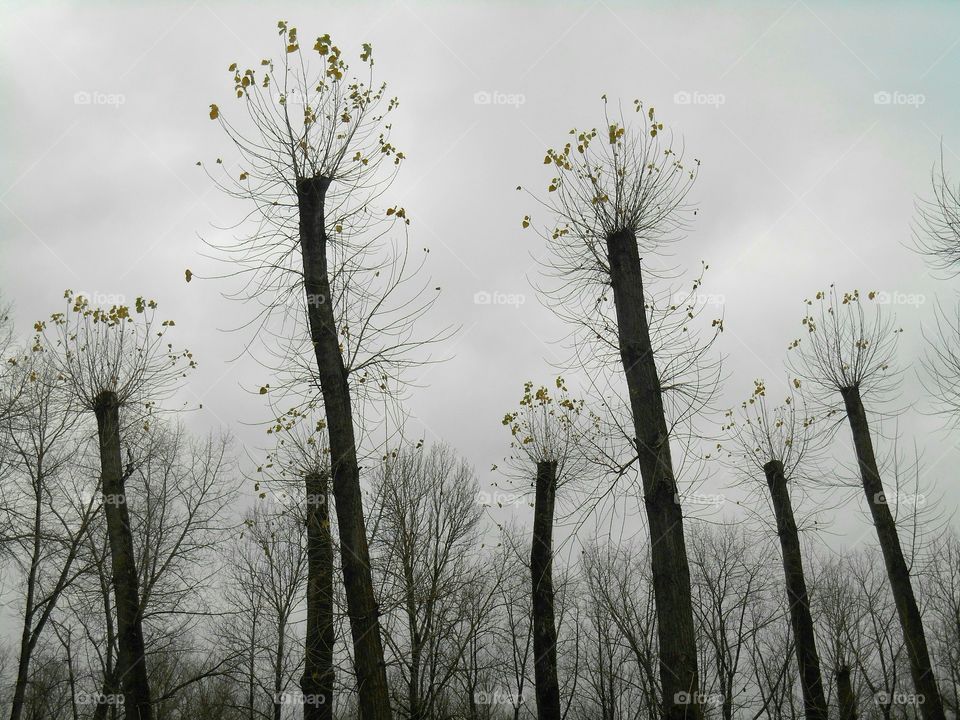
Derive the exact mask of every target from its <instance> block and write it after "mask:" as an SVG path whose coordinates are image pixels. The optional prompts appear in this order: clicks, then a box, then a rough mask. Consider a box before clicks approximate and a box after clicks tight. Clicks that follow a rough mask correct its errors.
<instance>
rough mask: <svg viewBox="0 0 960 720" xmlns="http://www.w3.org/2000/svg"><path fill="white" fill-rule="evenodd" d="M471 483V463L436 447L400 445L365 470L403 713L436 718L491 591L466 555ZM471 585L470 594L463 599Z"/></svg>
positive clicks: (414, 718) (472, 537)
mask: <svg viewBox="0 0 960 720" xmlns="http://www.w3.org/2000/svg"><path fill="white" fill-rule="evenodd" d="M477 487H478V486H477V479H476V475H475V474H474V472H473V470H472V468H470V466H469V465H468V464H467V463H466V461H464V460H463V459H462V458H460V457H458V456H457V455H456V453H454V452H453V451H452V450H451V449H450V448H448V447H446V446H443V445H433V446H430V447H425V446H423V444H422V443H417V444H416V445H414V446H402V447H400V448H399V449H398V450H396V451H393V452H390V453H388V454H387V456H386V458H385V459H384V460H383V462H382V463H381V464H380V465H379V466H378V467H377V468H376V469H375V471H374V476H373V482H372V489H373V495H374V497H375V498H376V500H375V503H376V508H375V510H374V514H375V515H376V517H377V518H378V523H377V532H376V535H375V536H374V543H375V544H376V548H377V555H378V556H379V557H378V559H377V563H376V564H377V568H378V573H377V574H378V575H380V576H381V577H382V581H381V583H380V586H381V588H382V589H381V603H382V604H383V605H384V608H385V611H386V612H385V614H386V613H387V612H389V613H390V614H392V615H395V616H396V617H395V618H390V619H388V620H386V625H385V627H386V628H387V630H386V639H387V644H388V646H389V648H390V649H391V651H392V652H393V654H394V655H395V656H396V659H397V667H398V670H399V675H400V679H401V681H402V683H403V688H404V692H403V693H402V694H400V693H399V692H398V693H397V701H396V705H397V708H398V710H399V712H401V713H402V714H403V716H404V717H407V718H410V719H411V720H426V719H428V718H430V719H433V718H438V717H445V712H446V710H445V707H444V703H445V701H446V695H447V694H448V693H449V692H450V689H451V688H452V686H453V681H454V677H455V674H456V673H457V672H459V671H460V670H461V667H462V660H463V656H464V654H465V653H466V652H467V646H468V644H469V641H470V638H471V637H472V635H473V633H472V626H473V625H474V623H476V622H477V621H479V620H481V619H482V617H483V614H484V606H485V604H486V605H489V604H490V603H491V602H492V598H493V597H494V593H493V592H492V588H490V587H488V588H486V589H483V587H482V585H480V584H479V583H478V580H479V578H480V575H481V573H482V569H481V568H480V567H479V566H478V565H477V564H476V563H475V562H474V561H473V559H474V555H475V553H476V550H477V546H478V545H479V534H478V525H479V522H480V519H481V516H482V508H481V507H480V505H479V504H478V503H477V499H476V498H477ZM474 586H479V587H476V588H475V589H474V590H473V592H478V591H479V592H478V596H477V597H474V598H473V601H472V602H470V603H464V602H463V600H464V599H465V598H466V597H470V594H471V588H472V587H474ZM484 598H486V602H484Z"/></svg>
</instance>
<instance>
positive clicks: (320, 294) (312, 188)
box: [297, 177, 391, 720]
mask: <svg viewBox="0 0 960 720" xmlns="http://www.w3.org/2000/svg"><path fill="white" fill-rule="evenodd" d="M329 185H330V181H329V180H328V179H327V178H324V177H315V178H306V179H301V180H298V181H297V202H298V206H299V211H300V249H301V253H302V255H303V284H304V290H305V292H306V297H307V317H308V320H309V323H310V339H311V341H312V343H313V349H314V353H315V354H316V359H317V377H318V379H319V381H320V391H321V394H322V395H323V406H324V411H325V413H326V419H327V432H328V435H329V438H330V458H331V463H332V470H333V497H334V502H335V503H336V510H337V525H338V527H339V529H340V560H341V564H342V565H343V584H344V589H345V590H346V596H347V614H348V615H349V617H350V632H351V635H352V636H353V649H354V664H355V666H356V672H357V693H358V696H359V700H360V704H359V710H360V719H361V720H390V718H391V711H390V693H389V690H388V687H387V671H386V667H385V665H384V662H383V640H382V639H381V637H380V619H379V610H378V608H377V602H376V597H375V596H374V593H373V577H372V575H371V572H370V550H369V548H368V546H367V534H366V524H365V522H364V518H363V501H362V496H361V493H360V469H359V466H358V464H357V448H356V440H355V438H354V429H353V411H352V408H351V404H350V387H349V385H348V382H347V373H346V370H345V368H344V365H343V356H342V355H341V353H340V343H339V340H338V336H337V327H336V320H335V318H334V315H333V303H332V300H331V294H330V279H329V276H328V269H327V231H326V226H325V220H326V218H325V216H324V200H325V198H326V192H327V188H328V187H329Z"/></svg>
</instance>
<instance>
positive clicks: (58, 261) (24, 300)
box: [0, 0, 960, 544]
mask: <svg viewBox="0 0 960 720" xmlns="http://www.w3.org/2000/svg"><path fill="white" fill-rule="evenodd" d="M836 5H837V4H834V3H821V2H804V1H803V0H797V1H796V2H779V1H778V2H762V3H761V2H756V3H725V4H724V8H723V9H720V8H719V7H718V6H717V5H715V4H713V3H705V2H704V3H693V2H690V3H646V2H645V3H626V2H624V3H621V2H613V0H597V1H596V2H568V3H506V2H503V3H494V2H488V3H476V2H474V3H463V4H459V3H458V4H456V5H454V4H452V3H451V4H442V3H434V2H431V3H420V2H412V1H401V2H394V3H386V2H385V3H322V4H320V3H297V2H288V3H282V4H281V3H271V2H258V3H233V4H229V3H219V2H202V1H200V0H198V1H197V2H193V3H187V2H182V3H181V2H168V3H137V4H132V3H131V4H122V3H105V2H103V3H102V2H83V3H79V2H78V3H72V4H70V3H45V4H43V5H42V6H37V5H35V4H32V3H30V4H28V3H5V5H4V8H3V10H2V13H3V21H2V30H0V32H2V43H0V52H2V53H3V56H4V57H3V62H2V64H0V76H2V83H3V89H2V92H0V97H2V101H3V106H4V123H3V129H2V131H0V132H2V143H3V156H4V158H5V161H6V164H5V172H4V173H3V177H2V178H0V228H2V233H0V258H2V261H0V288H2V294H3V296H4V298H5V299H6V300H8V301H12V302H14V304H15V318H16V321H17V323H18V327H19V329H20V331H21V332H22V333H27V332H29V328H30V326H31V325H32V323H33V321H34V320H36V319H38V318H39V317H42V316H45V315H47V314H49V313H50V312H52V311H54V310H58V309H60V306H61V302H62V300H61V298H62V292H63V290H64V289H66V288H72V289H74V290H84V291H86V292H88V293H96V294H99V295H101V296H102V297H108V296H110V295H116V296H122V297H124V298H126V299H127V300H128V301H129V300H132V298H133V297H135V296H137V295H146V296H150V297H154V298H156V299H157V300H158V301H159V302H160V304H161V308H162V309H163V311H164V314H165V315H167V316H170V317H173V318H175V319H176V321H177V326H178V328H177V330H178V332H177V334H176V335H175V336H172V337H173V338H174V339H175V341H177V342H179V344H181V345H186V346H188V347H190V348H191V349H192V350H193V351H194V352H195V354H196V357H197V359H198V361H199V363H200V368H199V370H198V371H197V372H196V373H195V374H194V375H193V376H192V377H191V379H190V381H189V383H188V385H187V390H186V392H187V397H189V398H192V400H194V401H202V402H203V406H204V410H202V411H200V412H197V413H193V414H192V415H191V416H190V417H189V424H190V425H191V426H192V427H194V428H195V429H197V430H205V429H208V428H216V427H221V426H231V427H232V428H233V429H234V431H235V432H236V434H237V436H238V438H239V439H240V440H241V441H245V442H247V443H249V444H251V445H253V444H257V443H261V442H263V437H264V436H263V435H262V434H261V431H259V430H254V429H251V428H250V427H249V424H251V423H256V422H259V421H262V420H263V419H264V405H263V400H262V398H261V397H260V396H258V395H257V394H256V393H255V392H251V391H254V390H255V389H256V388H258V387H259V386H260V385H261V384H263V382H264V381H265V380H267V381H268V380H269V378H265V376H264V371H263V370H262V369H261V368H259V367H258V366H257V365H256V364H255V363H254V362H252V361H250V360H249V359H241V360H239V361H237V362H233V363H228V360H230V359H231V358H234V357H235V356H236V355H237V354H238V353H239V352H240V351H241V350H242V348H243V345H244V343H245V341H246V340H247V339H249V338H248V337H247V336H246V335H244V334H242V333H235V334H230V333H223V332H219V330H221V329H225V328H230V327H234V326H236V325H238V324H240V323H242V322H243V320H244V319H245V318H246V317H247V316H248V309H247V308H244V307H243V306H241V305H239V304H237V303H233V302H230V301H228V300H225V299H223V298H221V297H220V295H219V293H220V292H221V291H223V290H226V289H227V288H226V287H225V286H224V285H223V284H219V283H217V282H214V281H201V280H195V281H194V282H192V283H191V284H189V285H187V284H186V283H185V282H184V269H185V268H187V267H190V268H192V269H193V270H194V271H195V272H197V273H200V274H212V273H214V272H217V271H218V270H219V271H222V270H223V268H222V267H220V268H218V267H217V266H216V264H215V263H211V262H210V261H208V260H204V259H203V258H202V257H200V254H199V253H200V252H201V251H202V249H203V243H202V240H201V238H204V239H207V240H217V239H222V238H223V237H224V235H223V234H222V233H221V231H219V230H217V229H216V226H228V225H231V224H233V223H235V222H236V221H237V220H238V219H239V218H240V217H241V216H242V214H243V212H244V211H245V208H244V207H242V205H241V204H239V203H238V202H237V201H234V200H231V199H229V198H226V197H223V196H222V195H221V194H220V193H219V192H218V191H217V189H216V188H215V187H214V186H213V185H212V183H211V182H210V181H209V180H208V179H207V177H206V176H205V175H204V174H203V172H202V171H201V170H200V169H199V168H197V167H196V166H195V163H196V161H197V160H204V161H205V162H207V163H212V162H213V160H214V159H215V158H216V157H218V156H223V157H224V158H226V159H228V160H229V159H230V158H232V157H235V156H233V155H232V154H231V151H230V147H229V145H228V143H227V142H226V138H225V137H224V136H223V135H222V134H221V131H220V128H219V126H218V124H217V123H213V122H211V121H210V120H209V118H208V116H207V113H208V106H209V104H210V103H214V102H216V103H219V104H220V106H221V107H222V108H224V109H225V111H229V110H230V108H231V102H232V101H231V90H232V81H231V76H230V74H228V73H227V71H226V69H227V66H228V65H229V64H230V63H231V62H234V61H237V62H239V63H240V64H241V65H244V64H245V63H247V64H251V65H253V64H256V63H257V62H258V61H259V59H260V58H261V57H269V56H272V55H275V54H276V52H277V47H278V46H277V35H276V22H277V20H279V19H285V20H287V21H289V22H290V23H291V24H294V25H296V26H297V27H298V29H299V32H300V35H301V37H303V38H313V37H316V36H317V35H321V34H323V33H330V34H331V35H332V36H333V38H334V40H335V41H336V42H337V43H338V44H339V45H340V47H341V48H343V49H344V50H345V52H348V53H350V54H355V53H356V52H359V48H360V44H361V43H362V42H371V43H372V44H373V46H374V53H375V57H376V58H377V71H378V73H379V77H380V78H381V79H383V80H386V81H387V82H388V83H389V85H390V88H391V93H392V94H395V95H397V96H399V98H400V101H401V106H400V110H399V111H398V112H397V113H396V117H395V118H394V130H393V139H394V141H395V143H396V144H397V145H398V146H399V147H400V148H401V149H402V150H403V151H404V152H405V153H406V155H407V157H408V160H407V161H406V163H405V164H404V166H403V168H402V170H401V172H400V174H399V176H398V178H397V180H396V182H395V184H394V186H393V189H392V191H391V196H392V197H395V198H397V200H398V202H400V204H402V205H403V206H404V207H405V208H407V210H408V213H409V214H410V217H411V218H412V222H411V225H410V236H411V240H412V244H413V246H414V247H421V246H428V247H429V248H430V250H431V253H430V257H429V262H428V270H429V273H430V275H431V277H432V278H433V282H431V286H432V285H439V286H441V287H442V288H443V290H442V292H441V295H440V299H439V300H438V302H437V304H436V306H435V308H434V310H433V312H432V313H431V315H430V319H429V325H430V326H431V327H438V326H443V325H446V324H448V323H453V324H456V325H459V326H461V330H460V332H459V333H458V334H457V335H456V336H455V337H454V338H453V339H452V340H451V341H450V343H449V344H448V346H447V347H445V348H443V349H442V350H441V354H442V353H443V352H444V351H445V352H446V353H447V354H449V355H451V356H452V358H451V359H450V360H449V361H448V362H446V363H444V364H442V365H435V366H431V367H430V368H429V369H426V370H424V371H422V372H420V373H417V374H415V377H414V379H415V380H418V381H419V382H420V383H421V384H422V385H423V386H424V387H421V388H417V389H416V390H415V391H414V392H413V394H412V398H411V400H410V403H409V408H408V409H409V410H410V412H411V413H412V415H413V417H414V420H413V421H412V425H411V430H408V433H407V434H408V435H410V436H418V435H420V434H423V435H425V436H426V438H427V440H428V442H429V441H432V440H435V439H438V438H441V439H443V440H445V441H446V442H448V443H450V444H451V445H453V446H454V447H456V448H457V449H458V450H459V451H460V452H462V453H463V454H464V455H465V456H466V457H467V458H468V459H469V460H470V461H471V462H472V463H474V465H475V466H476V467H477V470H478V472H479V475H480V478H481V482H482V483H483V485H484V486H485V487H488V486H489V483H490V482H491V481H492V479H493V476H492V475H491V473H490V472H489V468H490V466H491V464H492V463H494V462H498V461H499V460H500V459H501V458H502V457H503V455H504V454H505V453H506V451H507V444H508V435H507V433H506V432H505V431H504V429H503V428H502V427H501V425H500V418H502V416H503V414H504V412H505V411H507V410H508V409H510V408H512V407H513V406H515V404H516V401H517V400H518V399H519V396H520V394H521V390H522V385H523V382H524V381H525V380H527V379H532V380H534V381H537V382H546V381H548V380H549V379H550V378H551V377H552V376H553V374H554V371H553V370H552V368H551V366H550V362H551V361H554V360H557V359H558V358H559V357H560V355H561V351H560V350H559V349H558V348H557V346H556V345H555V344H553V343H555V341H557V340H560V339H561V338H562V337H563V335H564V332H565V328H564V327H563V325H562V324H561V323H560V322H559V321H558V320H557V319H556V318H555V317H554V316H553V314H552V313H551V312H550V311H549V310H548V309H546V308H544V307H542V306H541V305H540V303H539V301H538V299H537V297H536V295H535V294H534V292H533V291H532V289H531V286H530V283H529V281H528V276H533V275H535V273H536V272H537V263H536V260H535V258H536V257H537V256H538V255H539V254H541V253H542V249H543V248H542V244H541V243H540V241H539V239H538V238H537V237H536V236H535V235H534V234H532V233H529V232H524V231H523V230H522V229H521V225H520V219H521V218H522V217H523V216H524V215H526V214H528V213H529V214H533V215H534V217H535V219H536V217H537V216H536V211H537V210H538V208H537V207H536V206H535V205H534V203H533V202H532V201H531V200H530V199H529V198H528V197H526V196H525V195H523V194H521V193H517V192H516V190H515V188H516V186H517V185H520V184H522V185H525V186H531V187H541V186H542V185H543V184H544V181H545V179H546V175H545V173H547V172H548V171H547V170H546V169H545V168H544V166H543V165H542V158H543V154H544V150H545V148H546V147H548V146H550V145H559V144H562V143H563V142H564V141H565V135H566V132H567V131H568V130H569V129H570V128H571V127H573V126H588V127H589V126H593V125H600V124H601V123H602V122H603V115H602V104H601V100H600V96H601V95H602V94H604V93H606V94H607V95H608V96H609V97H610V98H611V99H620V100H622V101H623V102H624V104H625V106H629V105H630V103H631V102H632V100H633V99H634V98H640V99H643V100H644V101H646V103H647V104H649V105H653V106H655V107H656V108H657V114H658V115H659V116H660V118H661V119H662V120H663V121H664V122H665V123H667V124H668V125H669V126H670V127H672V128H673V129H674V130H675V131H676V132H677V133H679V134H681V135H682V136H683V138H684V141H685V143H686V148H687V152H688V153H689V154H690V155H692V156H696V157H698V158H700V159H701V161H702V166H701V171H700V176H699V179H698V180H697V183H696V185H695V187H694V189H693V192H692V199H693V200H694V201H695V202H696V203H697V204H698V205H699V208H700V210H699V214H698V218H697V220H696V222H695V224H694V226H693V227H692V229H691V231H690V233H689V235H688V237H686V238H685V239H684V240H683V241H682V242H681V243H679V244H678V245H677V248H676V249H677V257H676V259H677V262H678V263H679V264H680V265H682V266H685V267H689V268H690V269H691V270H693V269H695V268H696V267H697V266H698V265H699V262H700V260H701V259H704V260H706V261H707V262H709V263H710V265H711V271H710V273H709V274H708V276H707V281H706V284H705V286H704V291H705V292H708V293H713V294H716V295H717V296H720V297H722V299H723V312H724V316H725V328H726V330H725V332H724V334H723V336H722V337H721V340H720V343H719V349H720V351H722V353H723V354H724V355H725V356H726V361H725V369H726V375H727V377H728V380H727V382H726V383H725V385H724V388H723V391H722V398H723V402H722V403H721V404H723V405H726V406H729V405H734V404H737V403H739V401H740V400H742V399H743V398H744V397H746V396H747V395H748V394H749V392H750V391H751V390H752V388H753V380H754V379H755V378H757V377H761V376H763V377H766V378H767V380H768V385H769V386H771V387H774V388H775V387H776V383H777V381H779V379H780V378H781V377H782V376H783V372H782V367H783V362H784V359H785V357H786V346H787V343H788V342H789V341H790V340H791V339H792V338H794V337H796V336H798V334H799V329H800V318H801V317H802V314H803V306H802V301H803V299H804V298H806V297H808V296H811V295H812V294H813V293H814V292H815V291H816V290H818V289H822V288H825V287H826V286H827V285H828V284H829V283H831V282H835V283H837V285H838V286H839V287H841V288H844V289H847V288H854V287H857V288H860V289H862V290H868V289H872V290H877V291H882V292H885V293H889V294H890V297H893V298H894V299H895V300H896V302H897V304H896V305H895V306H894V307H893V308H892V309H893V310H895V312H896V315H897V319H898V322H899V324H901V325H902V326H903V327H904V330H905V332H904V335H903V340H902V347H901V359H902V364H903V366H904V367H905V368H906V369H907V373H906V377H905V382H904V388H903V393H902V395H901V402H900V404H901V405H904V406H908V408H909V409H908V412H906V413H905V414H904V416H903V417H902V418H901V421H900V431H901V433H902V434H903V442H904V447H906V448H911V449H912V446H913V443H914V441H916V442H917V443H918V446H919V448H920V449H921V451H923V452H924V468H925V475H924V476H925V478H927V480H928V482H929V483H930V484H931V485H932V486H933V487H934V488H935V489H936V491H937V492H938V493H941V494H942V495H943V496H944V500H943V503H944V505H943V509H944V510H945V511H946V512H948V513H952V512H953V511H954V510H955V508H956V506H957V502H958V500H960V489H958V487H957V477H956V470H955V468H956V467H957V461H958V460H960V457H958V456H960V453H958V452H957V448H956V440H957V436H956V434H954V435H953V436H950V435H948V434H946V433H945V432H943V431H941V426H942V422H941V420H940V419H938V418H933V417H930V416H928V415H925V414H924V411H926V410H928V409H929V406H928V403H927V400H926V397H925V396H924V395H923V394H922V393H919V391H918V388H919V380H918V379H917V377H916V375H915V374H914V372H913V370H914V368H915V367H916V366H917V363H918V359H919V358H920V356H921V355H922V346H923V341H922V337H921V331H922V328H923V327H924V325H926V327H927V328H928V329H929V328H930V327H931V325H930V320H931V317H932V312H933V307H934V302H935V298H936V297H939V298H940V299H941V300H943V301H945V302H947V303H948V304H949V303H953V302H954V299H955V293H956V291H957V290H960V280H954V281H952V282H951V281H944V280H937V279H934V278H933V277H932V276H931V274H930V273H929V272H928V271H927V269H926V267H925V266H924V263H923V261H922V259H921V258H919V257H918V256H917V255H915V254H914V253H912V252H911V251H910V250H908V249H907V248H906V247H905V244H906V243H907V242H908V241H909V238H910V224H911V220H912V218H913V215H914V209H913V207H914V202H915V199H916V197H917V196H918V195H926V194H928V193H929V173H930V170H931V168H932V166H933V164H934V162H935V161H936V160H937V159H938V157H939V153H940V144H941V141H942V143H943V151H944V157H945V161H946V165H947V169H948V170H949V171H952V173H953V175H954V177H960V133H958V128H960V100H958V95H957V91H956V78H957V77H960V6H958V5H956V4H952V3H946V2H944V3H901V4H895V3H867V2H864V3H846V4H845V5H844V7H842V8H838V7H837V6H836ZM486 99H489V100H490V102H484V100H486ZM543 220H544V222H546V218H543ZM478 292H488V293H504V294H513V295H519V296H522V300H523V301H522V304H514V305H497V304H490V305H483V304H477V303H476V302H475V300H474V296H475V294H476V293H478ZM898 298H899V300H897V299H898ZM910 298H913V299H919V300H920V302H916V303H914V302H910V301H909V300H910ZM571 386H572V387H571V389H572V390H574V391H576V389H577V386H576V383H575V382H571ZM774 394H779V392H777V393H774ZM918 398H919V399H918ZM718 422H719V421H718ZM845 440H846V435H845V434H841V436H840V438H839V442H840V443H843V442H845ZM839 447H840V452H842V445H840V446H839ZM710 483H711V489H712V491H714V492H720V493H725V492H727V489H726V484H725V483H726V479H725V477H724V476H723V473H718V474H717V476H715V477H714V478H712V479H711V481H710ZM862 504H863V503H862V499H860V500H859V504H857V502H856V501H855V502H853V503H851V504H849V505H848V507H849V508H852V509H853V510H854V513H859V512H860V510H859V508H860V507H862ZM524 510H528V508H525V506H521V507H520V508H518V509H510V510H508V511H505V512H515V513H517V516H518V517H522V516H523V511H524ZM728 510H729V512H730V513H732V514H736V513H737V512H738V511H737V509H736V508H735V507H732V506H731V507H730V508H729V509H728ZM500 517H501V518H502V517H504V515H501V516H500ZM860 525H861V521H860V520H859V519H858V518H857V517H852V516H851V514H850V511H849V510H848V511H847V512H845V513H840V514H838V515H837V516H836V518H835V527H836V529H837V530H838V532H843V533H846V540H845V542H848V543H852V544H855V543H857V542H859V541H860V538H861V537H862V538H865V539H868V540H871V541H872V537H871V536H870V534H869V533H867V534H864V533H862V532H860V530H858V528H859V527H860Z"/></svg>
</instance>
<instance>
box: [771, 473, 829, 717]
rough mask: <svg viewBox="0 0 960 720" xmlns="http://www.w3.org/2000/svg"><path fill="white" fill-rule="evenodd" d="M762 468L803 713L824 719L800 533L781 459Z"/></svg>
mask: <svg viewBox="0 0 960 720" xmlns="http://www.w3.org/2000/svg"><path fill="white" fill-rule="evenodd" d="M763 472H764V474H765V475H766V476H767V485H768V486H769V487H770V499H771V500H772V502H773V514H774V515H775V516H776V518H777V536H778V537H779V538H780V549H781V551H782V552H783V577H784V580H785V581H786V586H787V606H788V607H789V608H790V624H791V625H792V626H793V639H794V646H795V648H796V653H797V670H798V673H799V675H800V689H801V691H802V692H803V707H804V716H805V717H806V718H807V720H827V700H826V698H825V697H824V695H823V679H822V676H821V674H820V657H819V656H818V655H817V641H816V636H815V634H814V629H813V618H812V617H811V615H810V599H809V597H807V583H806V580H805V579H804V575H803V557H802V555H801V552H800V536H799V535H798V533H797V523H796V521H794V519H793V504H792V503H791V502H790V493H789V492H788V491H787V479H786V477H785V476H784V474H783V463H781V462H780V461H779V460H771V461H770V462H768V463H767V464H766V465H764V466H763Z"/></svg>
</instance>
